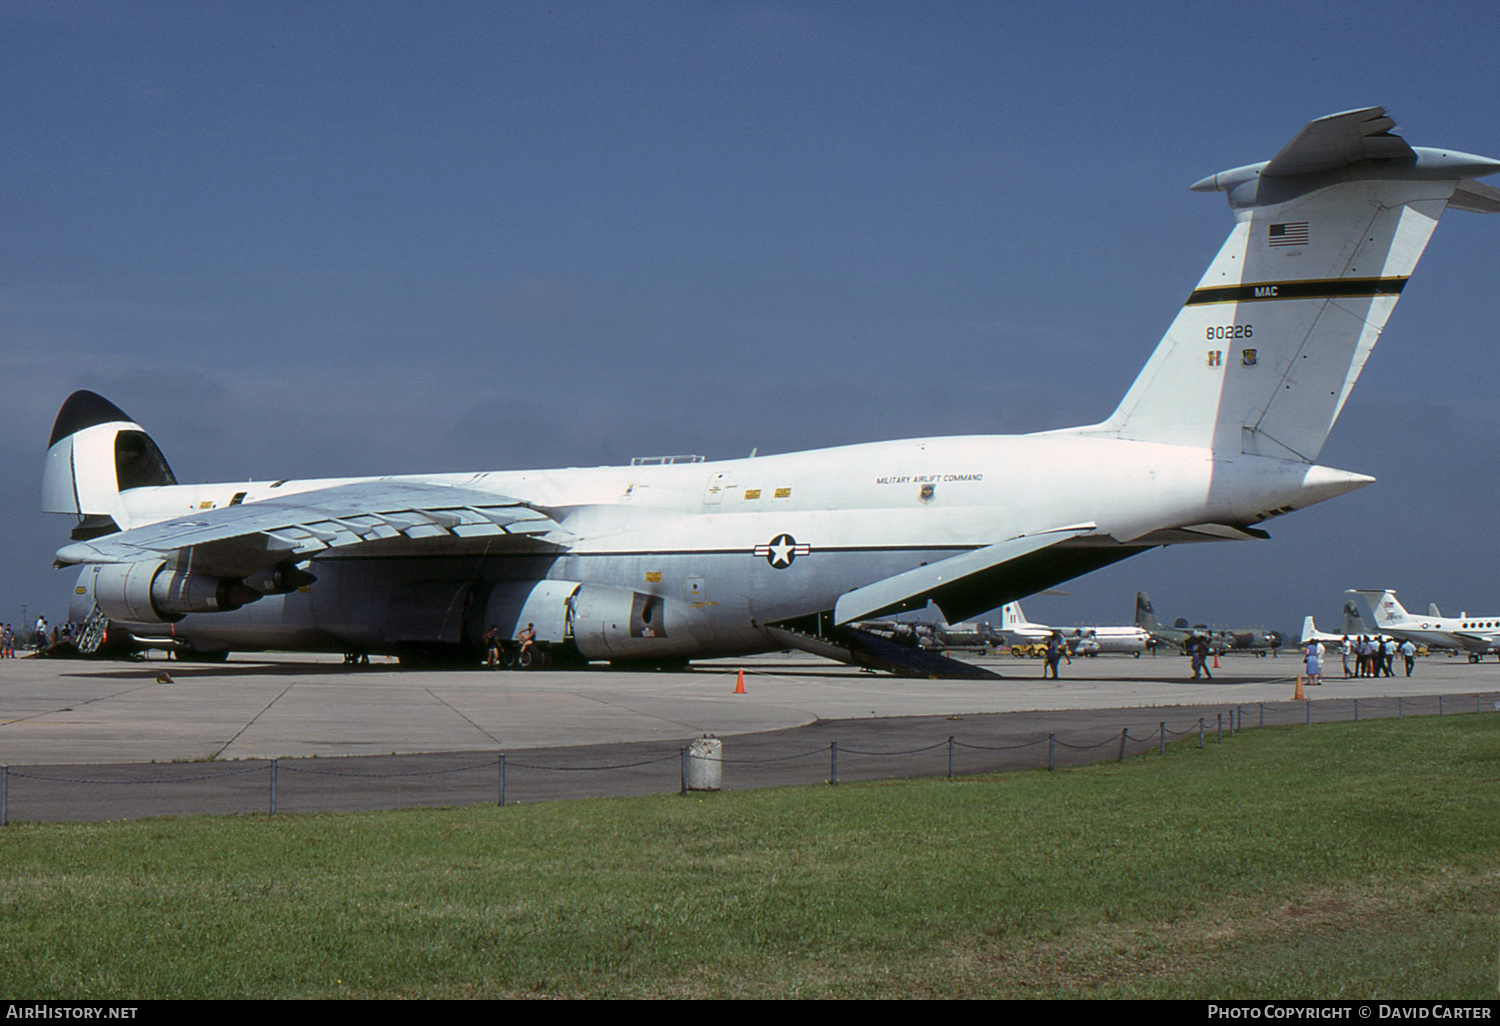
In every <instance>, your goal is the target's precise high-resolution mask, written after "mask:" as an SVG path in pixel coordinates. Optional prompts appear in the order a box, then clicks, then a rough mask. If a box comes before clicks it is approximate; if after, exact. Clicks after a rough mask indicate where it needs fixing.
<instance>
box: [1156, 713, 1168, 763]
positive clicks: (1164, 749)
mask: <svg viewBox="0 0 1500 1026" xmlns="http://www.w3.org/2000/svg"><path fill="white" fill-rule="evenodd" d="M1156 754H1157V755H1166V754H1167V721H1166V720H1162V721H1161V746H1160V747H1159V748H1157V750H1156Z"/></svg>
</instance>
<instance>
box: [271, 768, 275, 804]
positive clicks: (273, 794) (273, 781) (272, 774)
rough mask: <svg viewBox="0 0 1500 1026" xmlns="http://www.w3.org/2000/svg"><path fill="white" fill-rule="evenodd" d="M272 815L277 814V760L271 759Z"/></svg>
mask: <svg viewBox="0 0 1500 1026" xmlns="http://www.w3.org/2000/svg"><path fill="white" fill-rule="evenodd" d="M271 815H273V816H274V815H276V760H275V759H272V760H271Z"/></svg>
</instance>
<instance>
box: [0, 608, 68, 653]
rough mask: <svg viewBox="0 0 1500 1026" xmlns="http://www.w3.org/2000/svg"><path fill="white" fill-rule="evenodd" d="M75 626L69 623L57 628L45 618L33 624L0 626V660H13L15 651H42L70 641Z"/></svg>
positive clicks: (42, 617) (37, 619) (38, 619)
mask: <svg viewBox="0 0 1500 1026" xmlns="http://www.w3.org/2000/svg"><path fill="white" fill-rule="evenodd" d="M76 632H77V626H76V625H75V624H74V623H73V622H72V621H69V622H67V623H65V624H62V625H61V626H58V627H51V626H48V624H47V618H46V617H45V616H39V617H37V618H36V623H35V624H30V625H28V624H22V625H21V626H20V627H15V626H13V625H11V624H8V623H7V624H0V659H14V658H15V657H16V649H18V648H21V649H27V648H30V649H43V648H46V647H47V646H48V645H56V644H57V643H58V642H60V641H72V640H73V635H74V634H75V633H76Z"/></svg>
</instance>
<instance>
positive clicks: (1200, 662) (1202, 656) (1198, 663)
mask: <svg viewBox="0 0 1500 1026" xmlns="http://www.w3.org/2000/svg"><path fill="white" fill-rule="evenodd" d="M1188 644H1189V646H1190V651H1191V652H1192V656H1193V679H1194V680H1197V679H1198V673H1199V671H1202V673H1203V676H1204V677H1205V678H1206V679H1208V680H1213V679H1214V675H1213V674H1212V673H1210V672H1209V671H1208V656H1209V647H1208V639H1207V638H1206V637H1204V636H1203V635H1201V634H1198V635H1195V636H1194V637H1193V639H1192V640H1191V641H1190V642H1188Z"/></svg>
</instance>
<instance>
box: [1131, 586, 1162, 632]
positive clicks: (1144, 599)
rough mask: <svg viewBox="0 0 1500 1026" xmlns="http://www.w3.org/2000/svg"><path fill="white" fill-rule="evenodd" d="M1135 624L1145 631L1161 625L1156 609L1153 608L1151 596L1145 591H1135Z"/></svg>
mask: <svg viewBox="0 0 1500 1026" xmlns="http://www.w3.org/2000/svg"><path fill="white" fill-rule="evenodd" d="M1135 625H1136V626H1137V627H1139V628H1140V629H1141V630H1143V631H1154V630H1156V629H1157V628H1158V627H1160V626H1161V624H1159V623H1157V622H1156V611H1155V610H1154V609H1152V608H1151V596H1150V595H1147V594H1146V593H1145V592H1144V591H1138V592H1136V593H1135Z"/></svg>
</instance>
